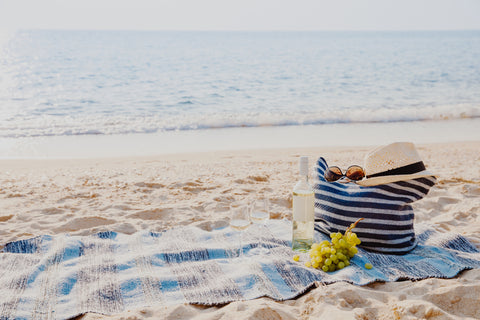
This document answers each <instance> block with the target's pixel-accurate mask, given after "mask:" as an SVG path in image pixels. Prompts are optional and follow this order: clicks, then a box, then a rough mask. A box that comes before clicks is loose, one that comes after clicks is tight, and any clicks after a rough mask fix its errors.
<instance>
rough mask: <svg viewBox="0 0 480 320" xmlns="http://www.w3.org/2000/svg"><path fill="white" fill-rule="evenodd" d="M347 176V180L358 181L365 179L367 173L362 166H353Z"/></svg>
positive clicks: (348, 170)
mask: <svg viewBox="0 0 480 320" xmlns="http://www.w3.org/2000/svg"><path fill="white" fill-rule="evenodd" d="M345 176H347V178H348V179H350V180H353V181H358V180H362V179H363V177H365V172H364V171H363V169H362V168H361V167H360V166H351V167H349V168H348V169H347V172H346V173H345Z"/></svg>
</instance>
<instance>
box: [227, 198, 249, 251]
mask: <svg viewBox="0 0 480 320" xmlns="http://www.w3.org/2000/svg"><path fill="white" fill-rule="evenodd" d="M230 214H231V215H230V228H232V229H233V230H236V231H238V233H239V234H238V239H239V240H238V246H239V253H238V257H239V258H242V257H243V248H242V233H243V232H242V231H243V230H245V229H247V228H248V227H249V226H250V216H249V212H248V207H247V206H244V205H239V206H231V207H230Z"/></svg>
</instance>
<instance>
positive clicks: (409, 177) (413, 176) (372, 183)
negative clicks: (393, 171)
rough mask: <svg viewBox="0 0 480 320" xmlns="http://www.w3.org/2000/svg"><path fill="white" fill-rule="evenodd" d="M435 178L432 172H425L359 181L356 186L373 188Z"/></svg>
mask: <svg viewBox="0 0 480 320" xmlns="http://www.w3.org/2000/svg"><path fill="white" fill-rule="evenodd" d="M434 176H435V175H434V174H433V173H431V172H430V171H428V170H424V171H421V172H417V173H413V174H400V175H392V176H380V177H373V178H366V179H363V180H360V181H357V182H356V184H358V185H361V186H364V187H371V186H378V185H380V184H387V183H392V182H398V181H406V180H412V179H418V178H425V177H434Z"/></svg>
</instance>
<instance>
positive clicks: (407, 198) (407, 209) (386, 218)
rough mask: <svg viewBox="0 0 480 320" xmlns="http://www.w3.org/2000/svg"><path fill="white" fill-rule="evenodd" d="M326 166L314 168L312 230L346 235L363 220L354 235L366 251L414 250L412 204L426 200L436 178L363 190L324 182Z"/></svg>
mask: <svg viewBox="0 0 480 320" xmlns="http://www.w3.org/2000/svg"><path fill="white" fill-rule="evenodd" d="M327 167H328V165H327V162H326V161H325V159H324V158H322V157H320V158H319V159H318V161H317V163H316V166H315V182H314V190H315V230H317V231H319V232H323V233H325V234H330V233H331V232H345V230H346V229H347V228H348V227H349V226H350V225H351V224H352V223H354V222H355V221H356V220H357V219H359V218H364V220H362V221H361V222H360V223H359V224H358V225H357V227H356V228H355V233H356V234H357V235H358V237H359V239H360V240H361V241H362V243H361V245H360V246H361V247H362V248H365V249H367V250H372V251H377V252H383V253H391V254H405V253H407V252H409V251H410V250H412V249H413V248H415V246H416V245H417V240H416V238H415V231H414V224H413V222H414V218H415V215H414V212H413V209H412V206H411V205H410V204H411V203H412V202H414V201H417V200H420V199H422V198H423V197H425V196H426V195H427V193H428V191H429V190H430V188H431V187H432V186H433V185H434V184H435V182H436V179H435V177H427V178H418V179H412V180H409V181H399V182H394V183H388V184H383V185H378V186H370V187H364V186H360V185H357V184H355V183H341V182H338V181H337V182H327V181H326V180H325V178H324V173H325V170H326V169H327Z"/></svg>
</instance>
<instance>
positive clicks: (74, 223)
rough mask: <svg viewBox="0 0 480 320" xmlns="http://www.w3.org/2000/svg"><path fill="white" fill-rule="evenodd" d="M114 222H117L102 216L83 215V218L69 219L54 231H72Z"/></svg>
mask: <svg viewBox="0 0 480 320" xmlns="http://www.w3.org/2000/svg"><path fill="white" fill-rule="evenodd" d="M114 223H116V221H115V220H111V219H106V218H102V217H82V218H76V219H73V220H71V221H68V222H67V223H65V224H63V225H61V226H60V227H57V228H55V229H53V231H54V232H55V233H62V232H72V231H78V230H82V229H90V228H94V227H99V226H104V225H109V224H114Z"/></svg>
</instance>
